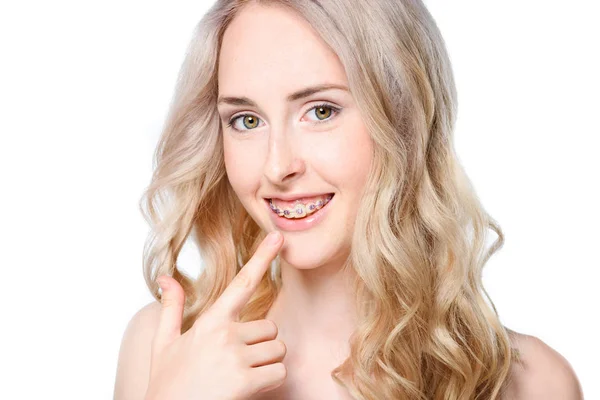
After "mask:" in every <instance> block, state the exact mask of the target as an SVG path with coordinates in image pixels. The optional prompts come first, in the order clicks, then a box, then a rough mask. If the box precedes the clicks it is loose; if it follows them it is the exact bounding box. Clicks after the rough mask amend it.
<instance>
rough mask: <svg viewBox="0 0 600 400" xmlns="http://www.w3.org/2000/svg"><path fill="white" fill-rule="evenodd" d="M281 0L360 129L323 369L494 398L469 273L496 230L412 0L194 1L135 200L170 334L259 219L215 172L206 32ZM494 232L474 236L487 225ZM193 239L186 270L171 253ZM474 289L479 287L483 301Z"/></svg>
mask: <svg viewBox="0 0 600 400" xmlns="http://www.w3.org/2000/svg"><path fill="white" fill-rule="evenodd" d="M251 2H252V3H259V4H267V5H281V6H285V7H287V9H289V10H291V11H293V12H296V13H298V14H299V15H300V16H302V17H303V18H305V19H306V20H307V21H308V22H309V23H310V24H311V25H312V27H313V28H314V29H315V30H316V31H317V32H318V33H319V34H320V36H321V37H322V39H323V40H324V41H325V42H326V43H327V44H328V45H329V46H330V47H331V48H332V49H333V50H334V51H335V52H336V53H337V55H338V57H339V59H340V61H341V63H342V64H343V66H344V68H345V71H346V74H347V78H348V82H349V87H350V89H351V92H352V94H353V97H354V99H355V101H356V104H357V106H358V107H359V109H360V111H361V114H362V115H363V118H364V124H365V126H366V127H367V129H368V130H369V132H370V134H371V137H372V140H373V143H374V154H373V156H374V157H373V165H372V171H371V173H370V174H369V180H368V182H367V184H366V187H365V191H364V196H363V198H362V202H361V204H360V205H359V208H358V209H359V212H358V215H357V218H356V222H355V230H354V233H353V238H352V247H351V250H350V256H349V258H348V260H347V263H346V264H345V266H344V267H345V268H346V267H348V268H354V270H355V271H356V276H357V279H356V281H355V289H356V293H357V294H358V295H357V296H356V308H357V310H359V317H360V319H359V324H358V326H357V327H356V330H355V332H354V333H353V335H352V336H351V338H350V355H349V357H348V358H347V359H346V360H345V361H344V362H343V363H342V364H341V365H340V366H338V367H336V368H335V369H334V370H333V371H332V372H331V376H332V378H333V379H334V380H335V381H336V382H338V383H339V384H340V385H342V386H344V387H346V388H347V389H348V391H349V393H350V394H351V395H352V396H353V397H355V398H356V399H440V400H442V399H495V398H498V397H499V396H500V394H501V393H502V391H503V390H504V389H505V385H506V384H507V382H508V380H509V377H510V374H509V370H510V366H511V362H512V361H513V358H514V359H515V360H518V357H517V352H516V350H515V349H512V348H511V346H510V339H509V334H508V331H507V329H506V328H505V327H504V326H503V325H502V324H501V323H500V320H499V317H498V313H497V311H496V308H495V306H494V304H493V302H492V301H491V299H490V298H489V295H488V294H487V292H486V291H485V289H484V288H483V285H482V268H483V266H484V264H485V263H486V262H487V260H488V259H489V258H490V256H491V255H492V254H493V253H495V252H496V251H497V250H498V249H499V248H500V247H501V246H502V244H503V243H504V237H503V234H502V231H501V229H500V227H499V226H498V224H497V223H496V222H495V221H494V220H493V219H492V218H491V217H490V216H489V215H488V214H487V213H486V212H485V211H484V209H483V207H482V205H481V204H480V202H479V199H478V198H477V196H476V194H475V191H474V189H473V187H472V186H471V184H470V182H469V179H468V178H467V176H466V175H465V172H464V171H463V169H462V167H461V165H460V164H459V161H458V159H457V156H456V153H455V150H454V147H453V143H452V131H453V128H454V125H455V118H456V107H457V100H456V90H455V83H454V78H453V74H452V68H451V64H450V61H449V58H448V54H447V52H446V48H445V44H444V41H443V39H442V36H441V34H440V31H439V30H438V27H437V26H436V23H435V21H434V20H433V18H432V16H431V15H430V13H429V12H428V11H427V9H426V8H425V6H424V5H423V3H422V2H421V1H420V0H398V1H392V0H378V1H375V0H370V1H368V2H366V1H364V2H363V1H352V0H327V1H319V0H312V1H306V0H304V1H302V0H254V1H243V0H220V1H217V2H216V3H215V4H214V5H213V6H212V8H211V9H210V10H209V11H208V12H207V14H205V15H204V17H203V18H202V19H201V21H200V22H199V24H198V26H197V27H196V31H195V34H194V37H193V39H192V41H191V43H190V46H189V48H188V52H187V55H186V58H185V61H184V64H183V65H182V68H181V71H180V73H179V79H178V82H177V87H176V90H175V94H174V98H173V100H172V103H171V107H170V110H169V114H168V116H167V119H166V123H165V126H164V128H163V132H162V135H161V138H160V141H159V143H158V146H157V149H156V152H155V155H154V173H153V176H152V181H151V183H150V185H149V186H148V188H147V190H146V192H145V193H144V196H143V197H142V199H141V201H140V207H141V208H142V213H143V214H144V216H145V218H146V219H147V221H148V222H149V223H150V224H151V226H152V228H153V229H152V231H151V233H150V235H149V237H148V240H147V242H146V246H145V248H144V276H145V279H146V283H147V285H148V287H149V289H150V290H151V292H152V294H153V295H154V297H155V298H156V299H157V300H159V299H160V295H159V292H158V285H157V283H156V278H157V277H158V276H160V275H163V274H168V275H172V276H173V277H174V278H175V279H177V280H178V281H179V282H180V283H181V285H182V287H183V288H184V291H185V294H186V305H185V310H184V322H183V328H182V333H183V332H185V331H187V330H188V329H189V328H190V327H191V326H192V325H193V323H194V321H195V320H196V319H197V317H198V316H199V315H200V314H201V313H202V312H204V311H205V310H206V309H207V308H209V307H210V306H211V305H212V304H213V303H214V302H215V301H216V299H217V298H218V297H219V296H220V295H221V293H222V292H223V290H224V289H225V288H226V287H227V286H228V284H229V283H230V282H231V280H232V279H233V278H234V276H235V275H236V274H237V273H238V271H239V270H240V268H241V267H242V266H243V265H244V264H245V263H246V262H247V261H248V260H249V259H250V257H251V255H252V254H253V253H254V251H255V250H256V248H257V246H258V244H259V243H260V241H261V240H262V239H263V238H264V236H265V232H263V231H262V229H261V228H260V227H259V226H258V225H257V224H256V223H255V221H254V220H253V219H252V218H251V217H250V215H249V214H248V213H247V212H246V210H245V209H244V207H243V206H242V205H241V203H240V201H239V199H238V198H237V197H236V195H235V193H234V192H233V190H232V188H231V186H230V184H229V182H228V180H227V177H226V174H225V165H224V159H223V148H222V143H221V138H220V132H221V126H220V118H219V115H218V113H217V108H216V99H217V66H218V55H219V48H220V45H221V41H222V36H223V33H224V31H225V29H226V28H227V26H228V24H229V23H230V22H231V20H232V19H233V18H234V17H235V15H236V14H237V13H238V12H239V11H240V10H241V9H242V8H243V7H244V6H246V5H247V4H250V3H251ZM488 227H489V228H491V229H492V230H494V231H495V232H496V234H497V235H498V237H497V239H496V241H495V242H494V243H493V244H492V245H491V247H490V248H488V249H487V251H486V249H485V247H486V246H485V243H486V238H487V233H488V232H487V228H488ZM188 237H189V238H190V239H191V240H194V241H195V243H196V244H197V246H198V248H199V249H200V252H201V255H202V258H203V261H204V265H205V267H204V268H203V270H202V271H201V273H200V275H199V276H198V277H197V278H196V279H192V278H190V277H188V276H186V275H185V274H183V273H181V272H180V271H179V270H178V268H177V265H176V263H177V258H178V255H179V252H180V251H181V248H182V246H183V245H184V243H185V241H186V240H187V239H188ZM272 272H273V273H272V274H265V276H264V277H263V279H262V282H261V283H260V286H259V288H258V290H257V291H256V293H255V295H254V296H253V297H252V298H251V299H250V301H249V302H248V304H247V305H246V307H245V308H244V309H243V310H242V312H241V314H240V322H244V321H251V320H256V319H263V318H265V316H266V315H267V312H268V310H269V308H270V306H271V305H272V303H273V301H274V299H275V297H276V295H277V292H278V290H279V289H280V287H281V271H280V265H279V262H275V263H274V270H273V271H272ZM483 294H485V296H486V297H487V298H488V300H489V302H490V304H488V303H487V302H486V301H485V299H484V296H483Z"/></svg>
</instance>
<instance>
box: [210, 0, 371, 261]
mask: <svg viewBox="0 0 600 400" xmlns="http://www.w3.org/2000/svg"><path fill="white" fill-rule="evenodd" d="M320 85H336V86H337V88H332V89H327V90H323V91H318V92H314V93H310V94H309V95H307V96H296V97H295V98H292V99H288V97H289V96H290V95H291V94H292V93H297V92H302V91H303V90H305V89H307V88H312V87H315V86H320ZM218 86H219V99H224V98H232V97H236V98H241V97H245V98H247V100H246V102H242V101H237V104H235V103H236V102H235V101H231V99H230V101H229V102H228V101H220V102H219V105H218V110H219V114H220V117H221V123H222V127H223V132H222V135H223V136H222V137H223V145H224V154H225V165H226V170H227V176H228V179H229V182H230V184H231V186H232V188H233V190H234V191H235V193H236V194H237V196H238V197H239V199H240V201H241V203H242V204H243V205H244V207H245V209H246V210H247V211H248V213H249V214H250V215H251V216H252V218H253V219H254V220H255V221H256V223H257V224H258V225H259V226H260V227H261V228H262V229H263V230H265V231H266V232H270V231H273V230H279V231H280V232H282V233H283V235H284V236H285V244H284V247H283V249H282V251H281V254H280V255H281V257H282V258H283V259H284V260H285V261H287V262H288V263H290V264H292V265H294V266H295V267H297V268H311V267H315V266H319V265H323V264H325V263H328V262H331V261H334V260H343V259H344V257H345V256H347V251H348V249H349V245H350V243H351V235H352V230H353V227H354V220H355V216H356V213H357V209H358V204H359V201H360V198H361V195H362V190H363V188H364V185H365V182H366V179H367V174H368V172H369V167H370V163H371V157H372V143H371V139H370V137H369V134H368V132H367V130H366V128H365V126H364V125H363V121H362V118H361V115H360V114H359V111H358V109H357V108H356V106H355V104H354V100H353V98H352V95H351V94H350V92H349V91H348V90H347V87H348V82H347V78H346V74H345V72H344V69H343V66H342V64H341V63H340V61H339V59H338V58H337V56H336V54H335V53H333V52H332V50H331V49H330V48H328V47H327V45H326V44H325V43H324V42H323V41H322V40H321V39H320V37H319V36H318V34H317V33H316V32H315V31H313V30H312V28H311V26H310V25H309V24H308V23H307V22H305V21H304V20H302V19H300V18H299V17H297V16H296V15H295V14H292V13H290V12H289V11H288V10H284V9H282V8H274V7H264V6H257V5H250V6H247V7H246V8H245V9H244V10H243V11H242V12H241V13H240V14H238V16H237V17H236V18H235V19H234V21H232V23H231V25H230V26H229V27H228V28H227V30H226V32H225V35H224V38H223V42H222V47H221V53H220V60H219V74H218ZM344 87H345V88H346V89H343V88H344ZM340 88H341V89H340ZM315 106H318V107H315ZM230 121H231V126H228V124H229V123H230ZM319 194H322V195H323V196H321V197H318V196H317V197H314V196H315V195H319ZM328 194H333V195H334V196H333V198H332V200H331V202H329V203H326V204H325V206H324V207H322V206H321V205H320V203H318V201H319V200H321V201H322V202H326V201H327V200H326V199H327V195H328ZM304 195H309V196H310V197H311V198H306V197H305V196H304ZM298 197H301V198H303V200H302V202H301V203H300V204H302V205H303V206H304V207H302V206H299V205H298V203H294V202H292V203H285V202H282V201H280V200H281V199H283V200H285V199H288V200H289V199H296V198H298ZM269 199H273V203H274V205H273V207H275V208H276V209H280V210H287V212H289V214H288V215H289V216H293V215H298V216H303V215H304V216H305V217H304V218H293V219H287V218H286V217H285V216H278V215H277V214H276V213H275V212H274V211H273V210H272V209H271V204H270V203H269V201H268V200H269ZM296 210H297V212H298V213H299V214H295V211H296ZM315 210H316V212H314V211H315ZM313 212H314V213H313Z"/></svg>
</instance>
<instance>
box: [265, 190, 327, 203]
mask: <svg viewBox="0 0 600 400" xmlns="http://www.w3.org/2000/svg"><path fill="white" fill-rule="evenodd" d="M328 194H333V193H332V192H329V193H328V192H319V193H294V194H288V195H283V194H273V195H269V196H267V197H265V199H267V200H269V199H277V200H283V201H294V200H297V199H305V198H310V197H317V196H325V195H328Z"/></svg>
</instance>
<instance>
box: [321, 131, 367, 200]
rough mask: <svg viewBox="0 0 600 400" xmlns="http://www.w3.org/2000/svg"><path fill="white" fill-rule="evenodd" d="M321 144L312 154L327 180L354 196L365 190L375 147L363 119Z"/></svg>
mask: <svg viewBox="0 0 600 400" xmlns="http://www.w3.org/2000/svg"><path fill="white" fill-rule="evenodd" d="M320 143H321V145H320V146H315V147H313V149H311V151H312V152H313V154H314V155H315V157H316V159H318V163H319V167H318V169H319V170H320V171H324V172H323V173H324V176H326V177H327V180H329V181H330V182H332V183H333V184H334V185H335V186H337V187H339V188H340V190H341V191H346V192H352V194H353V192H355V191H358V190H360V189H362V187H364V184H365V182H366V179H367V177H368V174H369V168H370V165H371V159H372V156H373V155H372V148H373V145H372V142H371V138H370V136H369V134H368V132H367V130H366V128H365V127H364V126H363V125H362V123H361V122H360V120H359V121H357V122H356V123H355V124H354V125H353V124H344V127H340V128H339V129H336V130H335V132H332V133H331V136H330V138H329V140H327V141H321V142H320ZM348 195H351V193H348ZM357 196H358V193H357Z"/></svg>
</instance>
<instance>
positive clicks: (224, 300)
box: [213, 231, 283, 319]
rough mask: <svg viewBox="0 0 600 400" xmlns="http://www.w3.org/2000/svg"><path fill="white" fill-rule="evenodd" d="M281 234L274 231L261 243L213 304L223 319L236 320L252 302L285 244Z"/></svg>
mask: <svg viewBox="0 0 600 400" xmlns="http://www.w3.org/2000/svg"><path fill="white" fill-rule="evenodd" d="M282 239H283V237H282V235H281V233H280V232H278V231H273V232H271V233H269V234H268V235H267V237H265V238H264V239H263V241H262V242H261V244H260V246H259V247H258V249H257V250H256V252H255V253H254V254H253V255H252V257H251V258H250V260H249V261H248V262H247V263H246V265H244V266H243V267H242V269H241V270H240V272H238V274H237V275H236V276H235V278H233V280H232V281H231V283H230V284H229V286H227V288H226V289H225V291H224V292H223V293H222V294H221V296H220V297H219V298H218V299H217V301H216V302H215V303H214V304H213V307H214V308H215V309H216V312H217V313H218V314H219V315H222V316H223V317H226V318H230V319H234V318H236V317H237V316H238V313H239V312H240V310H241V309H242V308H243V307H244V305H245V304H246V303H247V302H248V300H250V297H251V296H252V294H253V293H254V291H255V290H256V288H257V287H258V284H259V283H260V281H261V279H262V277H263V275H264V274H265V272H266V271H267V269H269V266H270V265H271V261H273V259H275V257H276V256H277V252H278V251H279V249H280V248H281V245H282V243H283V240H282Z"/></svg>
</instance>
